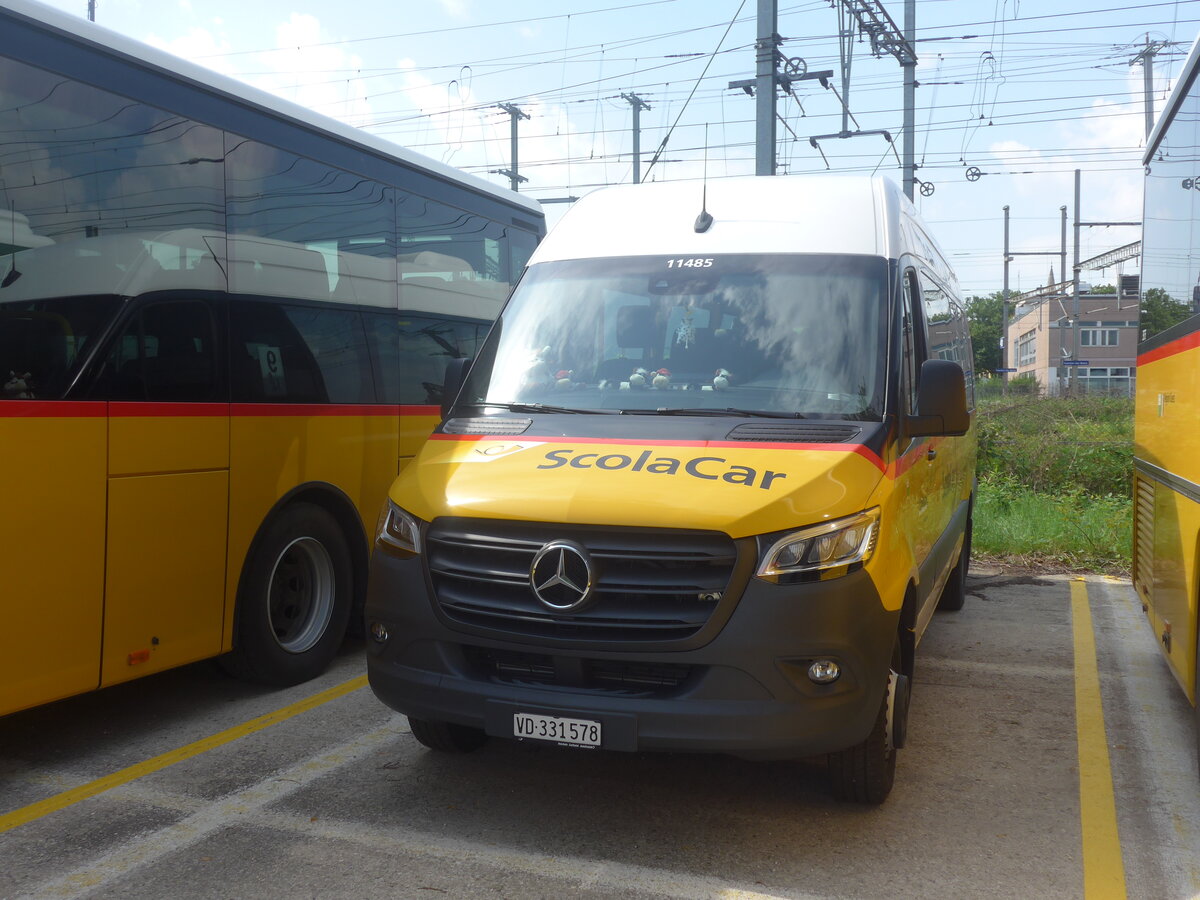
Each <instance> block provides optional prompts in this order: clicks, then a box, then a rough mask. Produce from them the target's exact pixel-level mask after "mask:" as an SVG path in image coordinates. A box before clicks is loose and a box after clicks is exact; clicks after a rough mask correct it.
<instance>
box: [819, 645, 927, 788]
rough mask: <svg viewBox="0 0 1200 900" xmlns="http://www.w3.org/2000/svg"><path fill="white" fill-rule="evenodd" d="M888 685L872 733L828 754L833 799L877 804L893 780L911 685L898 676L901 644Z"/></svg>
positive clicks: (903, 731)
mask: <svg viewBox="0 0 1200 900" xmlns="http://www.w3.org/2000/svg"><path fill="white" fill-rule="evenodd" d="M892 656H893V661H892V668H891V670H890V671H889V672H888V686H887V690H886V691H884V693H883V701H882V703H881V704H880V707H879V714H878V715H877V716H876V717H875V725H874V726H873V727H872V728H871V733H870V734H868V735H867V739H866V740H865V741H863V742H862V743H861V744H857V745H856V746H854V747H849V748H847V749H845V750H839V751H838V752H837V753H830V754H829V756H828V757H827V762H826V765H827V766H828V770H829V786H830V788H831V790H832V791H833V796H834V797H835V798H837V799H838V800H843V801H846V802H850V803H868V804H874V805H878V804H880V803H882V802H883V801H884V800H886V799H887V796H888V794H890V793H891V792H892V785H893V784H894V783H895V781H896V751H897V750H898V749H899V748H900V747H902V746H903V745H904V738H905V734H906V732H907V723H908V701H909V696H910V694H911V691H912V685H911V682H910V681H909V679H908V677H907V676H906V675H901V674H900V673H899V672H898V671H897V669H898V668H899V667H900V645H899V642H897V644H896V649H895V651H894V652H893V654H892Z"/></svg>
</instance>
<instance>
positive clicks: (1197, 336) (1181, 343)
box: [1137, 330, 1200, 366]
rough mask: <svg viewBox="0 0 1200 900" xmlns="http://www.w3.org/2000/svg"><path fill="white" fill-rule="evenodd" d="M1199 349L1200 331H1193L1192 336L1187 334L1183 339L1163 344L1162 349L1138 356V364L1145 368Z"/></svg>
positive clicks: (1148, 351)
mask: <svg viewBox="0 0 1200 900" xmlns="http://www.w3.org/2000/svg"><path fill="white" fill-rule="evenodd" d="M1197 347H1200V330H1198V331H1193V332H1192V333H1191V334H1185V335H1184V336H1183V337H1181V338H1177V339H1176V340H1173V341H1171V342H1170V343H1167V344H1163V345H1162V346H1161V347H1155V348H1154V349H1153V350H1147V351H1146V352H1145V353H1143V354H1141V355H1140V356H1138V358H1137V364H1138V365H1139V366H1144V365H1146V363H1152V362H1157V361H1158V360H1160V359H1166V358H1167V357H1168V356H1175V355H1177V354H1179V353H1186V352H1187V351H1188V350H1195V349H1196V348H1197Z"/></svg>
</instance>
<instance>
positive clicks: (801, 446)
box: [429, 434, 884, 472]
mask: <svg viewBox="0 0 1200 900" xmlns="http://www.w3.org/2000/svg"><path fill="white" fill-rule="evenodd" d="M429 440H431V441H485V440H488V441H501V442H503V443H510V444H519V443H525V442H531V443H537V444H621V445H630V444H632V445H634V446H637V447H698V448H701V449H708V448H712V447H725V448H733V447H738V448H744V449H746V450H826V451H829V450H841V451H842V452H846V453H857V454H858V455H859V456H861V457H862V458H863V459H865V460H866V461H867V462H869V463H870V464H871V465H873V466H874V467H875V468H877V469H878V470H879V471H880V472H883V471H884V465H883V460H882V459H880V458H879V455H878V454H877V453H875V452H874V451H873V450H871V449H870V448H869V447H867V446H865V445H864V444H806V443H779V442H769V441H680V440H660V439H645V440H644V439H642V438H637V439H629V438H616V437H613V438H603V437H536V436H529V435H523V434H519V435H513V436H511V437H501V436H499V435H482V434H432V435H430V436H429Z"/></svg>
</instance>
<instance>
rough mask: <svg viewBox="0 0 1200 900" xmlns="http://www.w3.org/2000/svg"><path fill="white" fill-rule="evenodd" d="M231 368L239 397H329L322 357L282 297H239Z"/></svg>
mask: <svg viewBox="0 0 1200 900" xmlns="http://www.w3.org/2000/svg"><path fill="white" fill-rule="evenodd" d="M229 326H230V327H229V331H230V336H231V337H230V342H229V372H230V387H231V390H232V399H233V401H234V402H235V403H256V402H257V403H264V402H265V403H327V402H329V396H328V394H327V392H326V389H325V382H324V379H323V378H322V376H321V371H320V369H319V368H318V367H317V362H316V360H315V359H313V355H312V353H311V352H310V351H309V349H308V345H307V344H305V342H304V339H303V338H302V337H301V336H300V334H299V332H297V330H296V327H295V326H294V325H293V324H292V322H291V321H290V320H289V318H288V317H287V315H285V313H284V308H283V306H282V305H280V304H276V303H259V302H246V301H240V302H234V303H232V304H231V305H230V312H229Z"/></svg>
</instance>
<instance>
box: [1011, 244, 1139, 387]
mask: <svg viewBox="0 0 1200 900" xmlns="http://www.w3.org/2000/svg"><path fill="white" fill-rule="evenodd" d="M1121 250H1123V251H1127V252H1133V255H1136V252H1140V247H1139V246H1138V245H1136V244H1131V245H1129V246H1128V247H1124V248H1121ZM1115 253H1118V251H1113V253H1112V254H1104V256H1102V257H1096V258H1095V259H1094V260H1088V261H1087V262H1085V263H1083V264H1081V268H1085V269H1086V268H1101V267H1102V266H1101V265H1100V264H1099V263H1102V262H1103V263H1106V264H1108V265H1111V264H1112V261H1111V259H1112V257H1113V254H1115ZM1123 258H1125V259H1129V258H1132V256H1129V255H1127V256H1125V257H1123ZM1118 261H1119V260H1118ZM1051 274H1052V275H1053V273H1051ZM1051 281H1052V282H1053V278H1051ZM1117 281H1118V289H1117V292H1116V293H1113V294H1095V293H1092V292H1091V289H1090V286H1089V285H1087V284H1084V283H1082V282H1081V283H1080V285H1079V312H1078V321H1076V319H1075V300H1074V297H1073V293H1072V288H1073V285H1072V283H1071V282H1070V281H1062V282H1057V283H1051V284H1049V285H1048V286H1046V287H1041V288H1037V289H1036V290H1033V291H1028V292H1026V293H1024V294H1018V295H1017V296H1015V297H1010V298H1009V300H1010V303H1011V304H1012V312H1011V317H1010V319H1009V322H1008V331H1007V336H1006V346H1007V347H1008V352H1007V357H1006V358H1007V361H1008V362H1007V365H1008V366H1009V367H1010V368H1012V369H1015V370H1016V371H1015V372H1014V373H1012V375H1010V377H1021V376H1023V375H1032V376H1033V377H1034V378H1035V379H1036V380H1037V382H1038V385H1039V386H1040V388H1041V390H1042V392H1043V393H1046V394H1050V395H1056V394H1060V393H1062V392H1064V391H1065V390H1066V389H1067V387H1068V385H1069V382H1070V380H1071V379H1072V378H1074V379H1075V380H1076V384H1077V386H1078V388H1079V389H1081V390H1083V391H1087V392H1101V393H1119V394H1123V395H1127V396H1133V387H1134V383H1135V378H1136V366H1137V343H1138V313H1139V308H1140V304H1139V300H1140V295H1139V292H1138V291H1139V286H1138V281H1139V279H1138V276H1137V275H1119V276H1118V279H1117Z"/></svg>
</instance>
